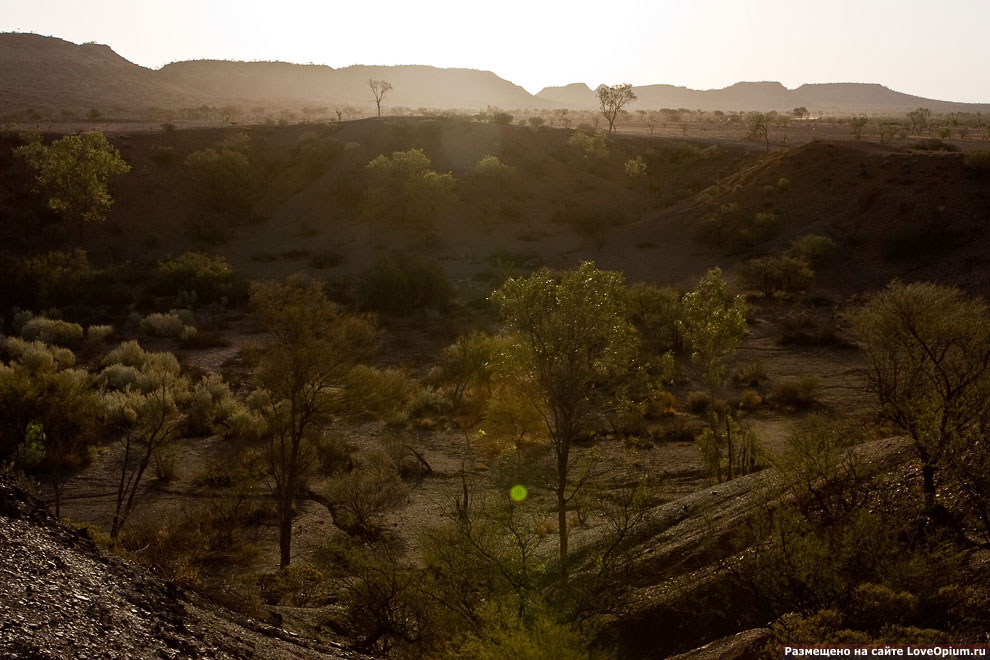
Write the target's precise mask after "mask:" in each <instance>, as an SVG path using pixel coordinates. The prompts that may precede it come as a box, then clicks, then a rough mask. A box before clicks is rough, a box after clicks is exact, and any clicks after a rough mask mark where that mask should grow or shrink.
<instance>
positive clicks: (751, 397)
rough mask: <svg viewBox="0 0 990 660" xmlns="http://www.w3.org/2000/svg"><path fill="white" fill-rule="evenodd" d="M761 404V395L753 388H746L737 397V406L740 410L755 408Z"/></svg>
mask: <svg viewBox="0 0 990 660" xmlns="http://www.w3.org/2000/svg"><path fill="white" fill-rule="evenodd" d="M762 404H763V397H761V396H760V395H759V393H758V392H756V391H755V390H746V391H745V392H743V393H742V397H741V398H740V399H739V408H740V409H742V410H746V411H749V410H755V409H756V408H758V407H760V405H762Z"/></svg>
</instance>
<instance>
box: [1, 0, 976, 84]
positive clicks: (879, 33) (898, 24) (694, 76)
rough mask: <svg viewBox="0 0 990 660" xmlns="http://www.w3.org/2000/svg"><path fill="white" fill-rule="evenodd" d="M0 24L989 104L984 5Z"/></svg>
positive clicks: (260, 8)
mask: <svg viewBox="0 0 990 660" xmlns="http://www.w3.org/2000/svg"><path fill="white" fill-rule="evenodd" d="M0 32H34V33H37V34H43V35H49V36H56V37H60V38H62V39H66V40H68V41H72V42H75V43H85V42H97V43H104V44H107V45H109V46H110V47H111V48H113V49H114V50H115V51H116V52H117V53H119V54H120V55H121V56H123V57H125V58H127V59H128V60H130V61H132V62H135V63H137V64H141V65H143V66H147V67H150V68H159V67H161V66H163V65H164V64H167V63H169V62H173V61H179V60H188V59H232V60H281V61H286V62H298V63H309V62H312V63H316V64H327V65H330V66H332V67H335V68H336V67H344V66H348V65H351V64H384V65H392V64H429V65H433V66H438V67H465V68H471V69H483V70H488V71H493V72H494V73H496V74H497V75H498V76H500V77H502V78H505V79H506V80H510V81H512V82H514V83H516V84H517V85H522V86H523V87H525V88H526V89H527V90H529V91H530V92H532V93H536V92H538V91H539V90H540V89H542V88H543V87H545V86H552V85H566V84H569V83H574V82H584V83H587V84H588V86H589V87H592V88H594V87H596V86H597V85H599V84H601V83H607V84H614V83H620V82H628V83H632V84H634V85H648V84H655V83H665V84H673V85H682V86H685V87H691V88H694V89H718V88H722V87H726V86H728V85H731V84H733V83H736V82H739V81H758V80H774V81H779V82H781V83H783V84H784V85H785V86H786V87H789V88H794V87H797V86H799V85H801V84H804V83H822V82H869V83H880V84H882V85H885V86H887V87H890V88H891V89H894V90H897V91H900V92H905V93H908V94H915V95H917V96H923V97H927V98H933V99H940V100H949V101H961V102H971V103H987V102H990V0H941V2H938V3H936V2H932V1H931V0H825V1H823V2H807V1H801V0H790V1H785V0H760V1H756V0H652V1H646V2H641V1H640V0H621V1H619V2H614V1H613V2H608V1H606V2H601V1H598V2H585V1H584V0H573V1H571V2H545V1H543V2H541V1H540V0H528V1H522V0H489V1H487V2H471V1H470V0H459V1H455V0H419V1H415V0H404V1H396V0H367V1H364V0H350V1H348V2H336V1H335V0H326V1H322V2H319V1H315V0H310V1H303V0H280V1H278V2H272V1H270V0H266V1H262V0H170V1H169V2H159V1H158V0H28V1H24V0H0Z"/></svg>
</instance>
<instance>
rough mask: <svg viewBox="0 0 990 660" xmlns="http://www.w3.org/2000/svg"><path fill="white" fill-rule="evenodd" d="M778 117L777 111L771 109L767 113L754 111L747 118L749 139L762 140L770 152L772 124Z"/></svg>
mask: <svg viewBox="0 0 990 660" xmlns="http://www.w3.org/2000/svg"><path fill="white" fill-rule="evenodd" d="M776 118H777V113H776V112H773V111H770V112H767V113H762V112H753V113H751V114H750V115H749V117H747V118H746V125H747V127H748V128H749V139H750V140H753V141H754V142H755V141H760V140H762V141H763V142H764V143H765V144H766V150H767V153H769V152H770V124H772V123H773V122H774V120H775V119H776Z"/></svg>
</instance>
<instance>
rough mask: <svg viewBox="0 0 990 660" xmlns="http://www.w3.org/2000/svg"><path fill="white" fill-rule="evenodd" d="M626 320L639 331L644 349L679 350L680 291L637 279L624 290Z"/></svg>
mask: <svg viewBox="0 0 990 660" xmlns="http://www.w3.org/2000/svg"><path fill="white" fill-rule="evenodd" d="M625 303H626V310H627V312H628V314H629V320H630V321H631V322H632V324H633V325H634V326H636V329H637V330H638V331H639V336H640V339H641V341H642V342H643V348H644V349H646V350H648V351H651V352H654V353H663V352H665V351H680V350H681V349H683V348H684V338H683V336H682V335H681V331H680V329H679V327H678V325H677V321H678V320H679V319H680V318H681V314H682V309H681V294H680V293H678V292H677V291H675V290H674V289H671V288H663V287H658V286H656V285H653V284H646V283H644V282H636V283H635V284H631V285H629V286H628V287H626V289H625Z"/></svg>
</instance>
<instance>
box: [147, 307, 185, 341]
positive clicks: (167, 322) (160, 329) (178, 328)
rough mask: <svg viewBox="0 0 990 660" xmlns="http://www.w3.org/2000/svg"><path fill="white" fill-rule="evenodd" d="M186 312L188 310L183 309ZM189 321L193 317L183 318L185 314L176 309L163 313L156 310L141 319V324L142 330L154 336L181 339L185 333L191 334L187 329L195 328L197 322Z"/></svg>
mask: <svg viewBox="0 0 990 660" xmlns="http://www.w3.org/2000/svg"><path fill="white" fill-rule="evenodd" d="M182 311H183V312H186V311H187V310H182ZM187 321H193V319H191V318H188V317H187V318H183V315H182V314H180V313H179V312H176V311H175V310H173V311H171V312H169V313H167V314H162V313H159V312H155V313H153V314H148V315H147V316H146V317H144V319H142V321H141V325H140V326H139V327H140V329H141V332H146V333H148V334H149V335H151V336H153V337H171V338H173V339H179V338H181V337H183V335H184V334H185V335H186V336H189V334H190V333H188V332H187V331H186V329H187V328H190V327H191V328H193V329H195V323H194V322H189V323H187Z"/></svg>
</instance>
